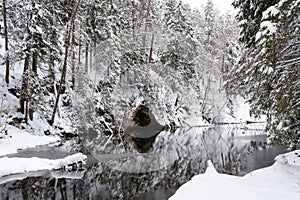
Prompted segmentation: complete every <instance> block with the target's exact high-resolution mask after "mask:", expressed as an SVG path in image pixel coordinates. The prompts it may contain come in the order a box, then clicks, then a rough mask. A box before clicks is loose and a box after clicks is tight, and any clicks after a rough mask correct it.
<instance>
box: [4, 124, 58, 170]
mask: <svg viewBox="0 0 300 200" xmlns="http://www.w3.org/2000/svg"><path fill="white" fill-rule="evenodd" d="M6 131H7V136H6V138H4V139H0V156H1V155H6V154H11V153H17V152H18V149H25V148H30V147H35V146H38V145H46V144H50V143H54V142H57V141H59V140H60V139H59V137H58V136H45V135H43V136H40V135H32V134H30V133H28V132H27V131H24V130H21V129H18V128H16V127H14V126H10V125H7V127H6ZM0 166H1V165H0Z"/></svg>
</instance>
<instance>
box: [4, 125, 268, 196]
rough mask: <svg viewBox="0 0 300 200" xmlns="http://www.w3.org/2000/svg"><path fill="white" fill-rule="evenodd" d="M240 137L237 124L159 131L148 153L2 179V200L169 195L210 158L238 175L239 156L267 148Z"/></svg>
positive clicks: (203, 168) (220, 166)
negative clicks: (68, 172) (82, 167)
mask: <svg viewBox="0 0 300 200" xmlns="http://www.w3.org/2000/svg"><path fill="white" fill-rule="evenodd" d="M249 134H250V135H251V134H261V132H260V133H258V132H253V133H249ZM237 135H238V136H239V137H236V136H237ZM240 135H242V133H241V129H239V128H238V127H235V126H219V127H213V128H194V129H190V130H176V131H175V132H161V133H160V134H159V135H158V136H157V138H156V140H155V142H154V143H153V148H152V149H151V150H150V151H149V152H148V153H146V154H137V153H134V154H132V155H131V156H127V157H117V158H116V157H114V158H113V159H111V160H109V159H108V160H105V161H100V162H95V163H93V164H91V165H90V166H88V167H87V169H86V170H85V171H84V172H72V173H73V175H67V176H66V175H60V176H57V175H54V174H55V173H53V172H48V173H41V174H40V175H39V174H38V172H35V173H31V174H30V175H29V177H27V178H24V179H23V180H16V179H17V178H15V179H14V178H12V180H11V181H1V179H0V183H1V182H2V184H1V185H0V199H140V198H143V199H167V198H168V197H169V196H170V195H172V194H173V193H174V192H175V191H176V189H177V188H178V187H179V186H180V185H182V184H184V183H185V182H187V181H189V180H190V179H191V178H192V177H193V176H194V175H196V174H199V173H203V172H204V170H205V169H206V161H207V160H208V159H210V160H212V162H213V163H214V165H215V167H216V169H217V170H218V171H219V172H222V173H228V174H235V175H239V174H240V173H241V172H242V171H243V168H244V167H245V166H244V164H243V159H245V158H246V157H247V155H249V153H251V152H253V151H254V150H258V149H263V148H266V144H265V142H263V141H262V142H260V141H255V142H253V141H252V142H251V140H243V139H241V138H242V137H240ZM78 173H79V174H82V176H79V175H78ZM55 177H67V178H55ZM6 178H7V177H6ZM2 179H3V178H2ZM7 180H9V178H7Z"/></svg>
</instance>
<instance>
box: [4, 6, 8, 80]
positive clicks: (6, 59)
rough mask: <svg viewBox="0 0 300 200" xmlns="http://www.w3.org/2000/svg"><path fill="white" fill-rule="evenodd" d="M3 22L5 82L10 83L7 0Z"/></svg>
mask: <svg viewBox="0 0 300 200" xmlns="http://www.w3.org/2000/svg"><path fill="white" fill-rule="evenodd" d="M3 24H4V40H5V41H4V48H5V66H6V71H5V82H6V83H7V84H9V53H8V33H7V20H6V0H3Z"/></svg>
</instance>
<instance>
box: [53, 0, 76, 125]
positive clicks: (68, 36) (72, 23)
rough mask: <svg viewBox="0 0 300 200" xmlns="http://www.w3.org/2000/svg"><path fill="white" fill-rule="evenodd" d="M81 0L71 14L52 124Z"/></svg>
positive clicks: (63, 80)
mask: <svg viewBox="0 0 300 200" xmlns="http://www.w3.org/2000/svg"><path fill="white" fill-rule="evenodd" d="M79 2H80V1H78V2H77V1H76V0H75V1H74V7H73V10H72V15H71V18H70V22H69V26H68V30H67V37H66V47H65V58H64V63H63V68H62V73H61V78H60V83H59V88H58V91H57V97H56V100H55V104H54V108H53V113H52V116H51V119H50V121H49V124H50V125H52V124H53V123H54V119H55V114H56V110H57V107H58V102H59V98H60V94H61V91H62V86H63V83H64V82H65V77H66V72H67V60H68V54H69V47H70V40H71V34H72V32H73V28H74V20H75V15H76V11H77V7H78V4H79Z"/></svg>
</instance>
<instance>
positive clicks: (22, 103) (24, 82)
mask: <svg viewBox="0 0 300 200" xmlns="http://www.w3.org/2000/svg"><path fill="white" fill-rule="evenodd" d="M28 66H29V55H26V57H25V60H24V69H23V77H22V88H21V95H20V112H21V113H22V114H24V113H25V102H26V100H27V87H28V86H27V80H28Z"/></svg>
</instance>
